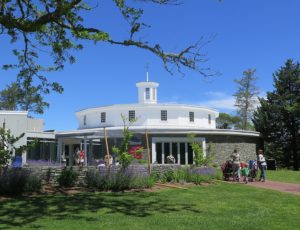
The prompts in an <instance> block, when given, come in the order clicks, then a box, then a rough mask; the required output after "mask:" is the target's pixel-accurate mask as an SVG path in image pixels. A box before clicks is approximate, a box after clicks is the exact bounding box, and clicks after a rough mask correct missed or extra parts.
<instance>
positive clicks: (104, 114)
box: [101, 112, 106, 123]
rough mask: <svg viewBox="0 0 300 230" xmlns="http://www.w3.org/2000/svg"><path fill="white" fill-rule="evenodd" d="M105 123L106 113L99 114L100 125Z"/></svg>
mask: <svg viewBox="0 0 300 230" xmlns="http://www.w3.org/2000/svg"><path fill="white" fill-rule="evenodd" d="M105 122H106V112H102V113H101V123H105Z"/></svg>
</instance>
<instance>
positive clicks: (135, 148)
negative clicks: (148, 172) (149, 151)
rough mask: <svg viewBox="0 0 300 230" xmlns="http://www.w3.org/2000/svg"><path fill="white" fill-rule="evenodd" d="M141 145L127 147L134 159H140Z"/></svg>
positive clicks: (141, 155)
mask: <svg viewBox="0 0 300 230" xmlns="http://www.w3.org/2000/svg"><path fill="white" fill-rule="evenodd" d="M142 152H143V147H142V146H141V145H136V146H131V147H130V148H129V154H130V155H131V156H132V157H133V158H135V159H138V160H140V159H142V157H143V154H142Z"/></svg>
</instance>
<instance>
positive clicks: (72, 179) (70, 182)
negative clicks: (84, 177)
mask: <svg viewBox="0 0 300 230" xmlns="http://www.w3.org/2000/svg"><path fill="white" fill-rule="evenodd" d="M77 179H78V173H77V172H75V171H74V170H73V168H72V167H70V168H67V167H65V168H63V170H62V171H61V174H60V175H59V177H58V178H57V182H58V184H59V186H60V187H72V186H74V185H75V184H76V182H77Z"/></svg>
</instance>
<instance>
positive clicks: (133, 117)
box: [128, 110, 135, 121]
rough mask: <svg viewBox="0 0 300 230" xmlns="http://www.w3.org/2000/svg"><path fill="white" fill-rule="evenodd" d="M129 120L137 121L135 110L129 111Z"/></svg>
mask: <svg viewBox="0 0 300 230" xmlns="http://www.w3.org/2000/svg"><path fill="white" fill-rule="evenodd" d="M128 118H129V121H134V120H135V111H134V110H129V114H128Z"/></svg>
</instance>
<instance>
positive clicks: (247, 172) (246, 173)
mask: <svg viewBox="0 0 300 230" xmlns="http://www.w3.org/2000/svg"><path fill="white" fill-rule="evenodd" d="M242 175H243V181H244V182H245V184H247V183H248V175H249V168H248V164H245V166H244V168H243V170H242Z"/></svg>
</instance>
